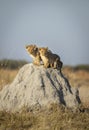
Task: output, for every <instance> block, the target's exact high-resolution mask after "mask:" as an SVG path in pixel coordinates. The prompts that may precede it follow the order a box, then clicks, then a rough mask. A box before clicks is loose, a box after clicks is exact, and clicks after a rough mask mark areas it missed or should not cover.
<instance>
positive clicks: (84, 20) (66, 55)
mask: <svg viewBox="0 0 89 130" xmlns="http://www.w3.org/2000/svg"><path fill="white" fill-rule="evenodd" d="M32 43H33V44H36V45H37V46H42V47H43V46H44V47H47V46H48V48H49V49H50V50H52V51H53V53H56V54H58V55H59V56H60V57H61V60H62V61H63V63H64V64H67V65H77V64H89V0H0V59H3V58H8V59H25V60H28V61H32V58H30V56H29V55H28V53H27V52H26V50H25V45H27V44H32Z"/></svg>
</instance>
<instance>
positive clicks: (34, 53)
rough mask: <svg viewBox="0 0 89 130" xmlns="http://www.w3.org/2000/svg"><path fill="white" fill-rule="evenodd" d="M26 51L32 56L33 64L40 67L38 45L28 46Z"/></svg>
mask: <svg viewBox="0 0 89 130" xmlns="http://www.w3.org/2000/svg"><path fill="white" fill-rule="evenodd" d="M26 50H27V52H28V53H29V54H30V56H31V57H32V58H33V63H34V64H35V65H40V62H41V57H40V53H39V49H38V47H37V46H36V45H27V46H26Z"/></svg>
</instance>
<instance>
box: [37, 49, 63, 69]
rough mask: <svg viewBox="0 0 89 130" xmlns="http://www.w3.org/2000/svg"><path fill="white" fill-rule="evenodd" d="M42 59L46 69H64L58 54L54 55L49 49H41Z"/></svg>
mask: <svg viewBox="0 0 89 130" xmlns="http://www.w3.org/2000/svg"><path fill="white" fill-rule="evenodd" d="M39 52H40V56H41V59H42V61H43V63H44V67H45V68H48V67H52V68H55V69H61V68H62V64H63V63H62V62H61V61H60V57H59V56H58V55H56V54H53V53H52V52H51V51H49V50H48V48H45V47H42V48H39Z"/></svg>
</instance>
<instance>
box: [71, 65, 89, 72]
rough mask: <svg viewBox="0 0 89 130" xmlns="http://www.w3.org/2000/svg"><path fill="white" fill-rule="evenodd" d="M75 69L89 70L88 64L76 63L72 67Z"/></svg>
mask: <svg viewBox="0 0 89 130" xmlns="http://www.w3.org/2000/svg"><path fill="white" fill-rule="evenodd" d="M73 69H74V70H75V71H76V70H86V71H89V65H77V66H75V67H74V68H73Z"/></svg>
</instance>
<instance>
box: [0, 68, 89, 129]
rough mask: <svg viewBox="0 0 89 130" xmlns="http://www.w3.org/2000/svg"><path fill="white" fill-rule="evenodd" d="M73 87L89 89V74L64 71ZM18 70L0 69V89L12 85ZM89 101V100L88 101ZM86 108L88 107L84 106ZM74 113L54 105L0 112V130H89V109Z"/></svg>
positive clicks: (82, 71) (80, 71)
mask: <svg viewBox="0 0 89 130" xmlns="http://www.w3.org/2000/svg"><path fill="white" fill-rule="evenodd" d="M62 72H63V74H64V75H65V77H67V78H68V80H69V82H70V84H71V86H73V87H80V88H81V87H83V88H85V87H88V88H89V72H87V71H84V70H78V71H73V70H72V69H68V68H64V69H63V70H62ZM17 73H18V70H4V69H0V89H2V88H3V87H4V86H5V85H6V84H8V83H11V82H12V81H13V79H14V78H15V76H16V74H17ZM88 100H89V99H88ZM84 107H86V106H84ZM84 107H83V109H82V108H81V107H80V109H81V110H78V111H77V112H72V111H70V110H68V109H65V108H64V107H63V106H58V105H52V106H51V107H50V108H48V109H47V110H38V111H37V112H35V113H34V112H33V111H31V112H27V111H26V110H23V112H21V113H8V112H5V111H1V112H0V130H89V109H87V110H86V111H84Z"/></svg>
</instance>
